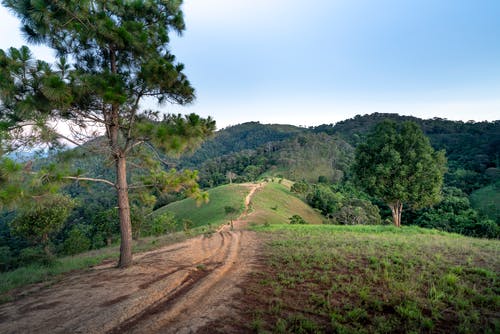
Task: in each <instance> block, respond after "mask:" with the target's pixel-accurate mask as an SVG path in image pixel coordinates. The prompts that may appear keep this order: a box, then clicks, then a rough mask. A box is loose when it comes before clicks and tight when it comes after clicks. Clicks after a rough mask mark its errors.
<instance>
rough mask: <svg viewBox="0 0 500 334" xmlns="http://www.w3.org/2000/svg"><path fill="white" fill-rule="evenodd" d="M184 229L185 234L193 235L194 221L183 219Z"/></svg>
mask: <svg viewBox="0 0 500 334" xmlns="http://www.w3.org/2000/svg"><path fill="white" fill-rule="evenodd" d="M182 228H183V230H184V232H185V233H186V234H188V235H189V234H190V233H191V229H192V228H193V221H192V220H190V219H183V220H182Z"/></svg>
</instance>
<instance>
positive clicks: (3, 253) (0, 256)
mask: <svg viewBox="0 0 500 334" xmlns="http://www.w3.org/2000/svg"><path fill="white" fill-rule="evenodd" d="M13 267H15V258H14V257H13V256H12V251H11V250H10V248H9V247H8V246H2V247H0V271H7V270H10V269H12V268H13Z"/></svg>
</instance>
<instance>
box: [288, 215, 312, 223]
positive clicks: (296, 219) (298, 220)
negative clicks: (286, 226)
mask: <svg viewBox="0 0 500 334" xmlns="http://www.w3.org/2000/svg"><path fill="white" fill-rule="evenodd" d="M289 220H290V224H308V223H307V222H306V221H305V220H304V218H302V217H301V216H299V215H293V216H291V217H290V218H289Z"/></svg>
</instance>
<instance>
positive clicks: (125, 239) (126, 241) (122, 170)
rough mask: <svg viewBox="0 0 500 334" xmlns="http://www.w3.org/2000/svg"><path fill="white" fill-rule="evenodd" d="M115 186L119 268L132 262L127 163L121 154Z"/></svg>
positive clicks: (118, 159) (117, 164)
mask: <svg viewBox="0 0 500 334" xmlns="http://www.w3.org/2000/svg"><path fill="white" fill-rule="evenodd" d="M116 181H117V182H116V186H117V192H118V211H119V217H120V235H121V243H120V262H119V263H118V266H119V267H120V268H125V267H128V266H130V265H131V264H132V223H131V221H130V206H129V200H128V184H127V164H126V159H125V157H123V156H119V157H117V160H116Z"/></svg>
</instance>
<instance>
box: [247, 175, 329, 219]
mask: <svg viewBox="0 0 500 334" xmlns="http://www.w3.org/2000/svg"><path fill="white" fill-rule="evenodd" d="M289 189H290V188H289V186H287V184H286V181H285V182H283V183H277V182H270V183H268V184H266V186H265V187H263V188H261V189H259V190H257V192H256V193H255V195H254V196H253V199H252V202H251V210H252V211H253V212H252V214H251V215H250V216H249V217H248V218H247V219H246V220H247V221H248V222H249V223H253V224H265V223H268V224H283V223H288V222H289V218H290V217H291V216H293V215H299V216H301V217H302V218H304V220H305V221H306V222H308V223H309V224H321V223H322V222H323V216H321V214H320V213H319V212H317V211H316V210H314V209H313V208H311V207H310V206H309V205H307V204H306V203H304V202H303V201H302V200H301V199H299V198H297V197H296V196H295V195H294V194H292V193H291V192H290V190H289Z"/></svg>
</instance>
